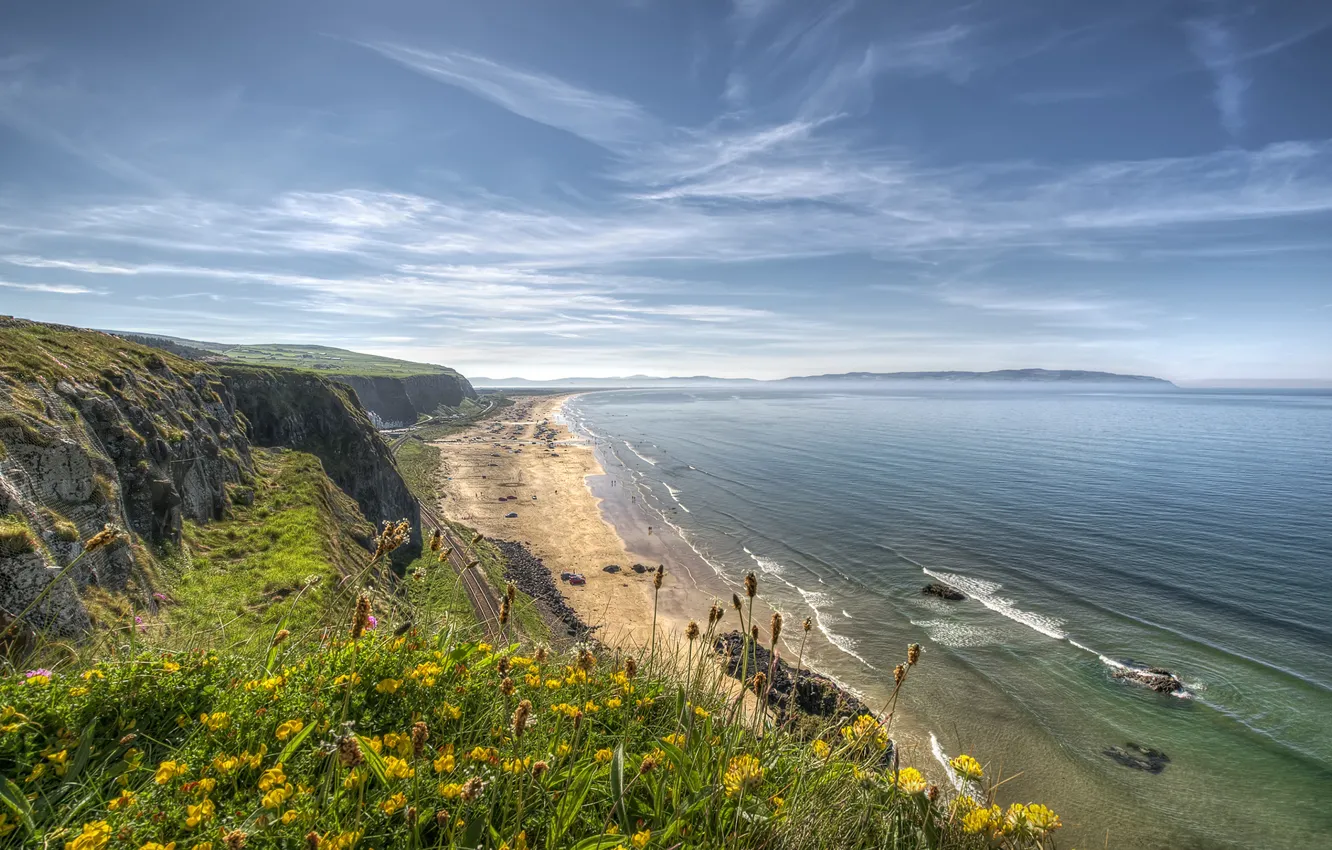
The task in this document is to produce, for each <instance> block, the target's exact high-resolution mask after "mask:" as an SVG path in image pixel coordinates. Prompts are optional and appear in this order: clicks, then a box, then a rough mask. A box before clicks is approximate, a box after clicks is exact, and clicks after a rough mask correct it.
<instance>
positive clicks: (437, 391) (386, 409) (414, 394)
mask: <svg viewBox="0 0 1332 850" xmlns="http://www.w3.org/2000/svg"><path fill="white" fill-rule="evenodd" d="M329 377H330V378H332V379H333V380H335V381H339V382H341V383H343V384H346V385H347V386H349V387H351V388H352V389H353V390H355V391H356V395H357V397H358V398H359V399H360V401H361V404H363V405H365V408H366V409H367V410H369V411H371V412H373V413H374V414H375V416H376V417H378V418H379V420H380V423H381V424H384V425H411V424H414V423H415V422H416V420H417V419H419V418H420V417H421V416H422V415H423V414H430V413H434V412H435V409H436V408H438V407H439V406H440V405H444V406H445V407H457V406H458V405H459V404H462V401H463V399H465V398H476V390H474V389H472V385H471V384H470V383H468V381H467V379H466V378H464V377H463V376H462V375H457V374H452V375H449V374H425V375H408V376H405V377H375V376H367V375H330V376H329Z"/></svg>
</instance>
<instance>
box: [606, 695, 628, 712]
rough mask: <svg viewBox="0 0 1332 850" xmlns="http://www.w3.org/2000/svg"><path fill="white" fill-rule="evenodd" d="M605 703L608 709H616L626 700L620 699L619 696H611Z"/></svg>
mask: <svg viewBox="0 0 1332 850" xmlns="http://www.w3.org/2000/svg"><path fill="white" fill-rule="evenodd" d="M603 705H605V706H606V709H607V710H610V709H615V708H619V707H620V706H622V705H624V700H622V699H620V698H619V697H611V698H609V699H607V700H606V702H604V703H603Z"/></svg>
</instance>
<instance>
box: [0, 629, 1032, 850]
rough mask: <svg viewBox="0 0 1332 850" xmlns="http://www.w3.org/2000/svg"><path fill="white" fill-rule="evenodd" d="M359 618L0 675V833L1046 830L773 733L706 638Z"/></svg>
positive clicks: (882, 744) (316, 840)
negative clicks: (572, 641) (628, 646)
mask: <svg viewBox="0 0 1332 850" xmlns="http://www.w3.org/2000/svg"><path fill="white" fill-rule="evenodd" d="M358 611H359V618H355V619H353V617H354V615H352V614H351V612H348V617H349V619H353V623H352V624H351V625H349V626H346V627H343V628H340V629H337V630H336V631H334V632H329V633H325V634H323V635H322V636H319V637H311V638H309V639H296V638H295V637H290V638H287V639H286V640H282V639H281V637H282V636H279V639H278V641H276V642H275V645H274V646H273V648H272V649H271V650H269V649H268V647H261V648H260V650H259V651H256V652H253V653H213V652H190V653H172V652H170V651H165V650H159V651H154V652H145V653H136V654H129V653H120V654H117V655H115V656H112V657H109V658H106V659H103V660H102V661H100V662H98V663H96V664H91V665H78V664H71V665H68V666H66V667H63V668H60V669H56V670H44V669H43V670H32V671H29V672H28V673H27V674H23V675H10V676H7V677H5V679H4V680H3V681H0V775H3V776H4V777H8V778H7V779H5V780H4V781H3V782H2V783H0V799H3V802H4V806H5V808H6V809H7V811H5V813H4V814H3V815H2V816H0V817H3V820H0V833H6V834H7V837H6V838H0V841H4V840H7V841H8V842H9V843H10V844H12V845H19V844H23V845H31V846H54V847H59V846H62V844H63V846H65V847H67V848H74V850H100V848H106V847H113V846H114V847H133V848H148V850H158V848H163V847H171V846H173V842H174V846H175V847H177V848H204V847H211V848H216V850H221V848H224V847H226V848H238V847H242V846H244V847H247V848H256V847H274V848H277V847H312V848H344V850H345V848H353V847H365V848H371V847H374V848H389V847H469V848H471V847H484V848H507V850H517V848H520V847H531V848H536V847H544V848H562V847H577V848H593V847H598V848H605V850H611V848H629V847H633V848H636V850H646V848H676V847H688V848H705V847H706V848H714V847H723V846H725V847H792V848H795V847H799V848H819V847H829V848H832V847H838V848H842V847H894V848H925V847H935V848H962V847H984V846H992V842H993V843H995V844H1002V845H1003V846H1009V847H1034V846H1050V845H1049V832H1050V830H1051V829H1053V828H1054V827H1055V824H1056V823H1057V821H1056V820H1055V819H1054V818H1053V816H1052V815H1050V814H1049V813H1048V812H1047V811H1046V810H1044V809H1043V808H1042V807H1037V806H1033V807H1015V808H1013V809H1011V810H1010V812H1009V813H1007V815H1005V814H1000V813H996V812H992V811H991V810H989V809H987V808H982V807H980V806H979V805H977V804H974V803H971V802H966V803H961V804H952V805H948V804H946V803H945V802H944V800H943V798H942V797H941V796H939V794H938V792H937V790H935V789H933V788H932V787H931V786H929V785H928V784H927V783H926V782H925V781H924V780H923V779H922V777H921V775H920V774H919V773H918V772H917V771H915V770H914V769H912V768H902V769H900V770H895V769H894V766H893V764H892V760H891V758H890V757H889V755H888V754H889V752H890V750H889V749H888V736H887V732H886V730H885V729H883V728H882V727H881V726H880V725H879V723H878V721H876V720H874V719H873V718H869V717H862V718H860V719H857V720H856V721H855V722H854V723H851V724H848V725H847V726H845V727H843V728H842V729H840V730H837V729H831V728H830V729H827V730H825V731H824V734H823V735H822V736H821V737H818V738H815V739H813V740H812V741H809V740H799V739H797V738H796V737H795V736H793V735H788V734H783V733H781V732H780V731H778V730H775V729H773V728H772V727H771V725H770V719H769V718H767V717H765V716H763V715H760V714H752V713H751V712H752V711H753V709H752V708H751V706H752V704H753V702H752V701H749V702H746V701H744V700H737V699H731V698H730V696H729V695H728V693H727V692H726V691H725V690H723V689H721V688H719V687H718V685H717V678H716V675H715V673H714V672H713V671H715V669H716V668H715V665H714V664H713V663H712V662H711V660H710V659H707V658H704V657H702V656H703V653H702V652H700V651H699V649H700V647H702V646H704V645H706V643H707V642H708V640H709V639H710V637H711V635H710V634H708V635H703V636H702V637H701V639H698V640H692V641H689V642H688V643H687V644H686V649H685V652H686V653H687V657H684V656H682V657H681V658H679V659H676V660H677V661H679V662H680V663H679V665H678V666H677V665H676V664H658V665H656V666H651V665H649V664H647V663H646V661H645V660H644V659H642V658H625V659H615V658H612V659H599V658H597V657H594V656H593V655H592V654H591V653H590V652H588V651H587V650H582V651H579V652H577V653H573V654H570V655H567V656H564V657H548V656H547V655H546V652H545V650H542V649H540V648H537V649H533V650H525V649H521V648H519V647H518V646H516V645H515V646H510V647H501V648H492V647H491V646H488V645H486V644H483V643H478V642H474V641H472V640H467V639H463V638H460V637H459V636H458V635H456V634H455V633H452V632H440V633H437V634H428V633H420V632H416V631H412V632H410V633H408V634H405V635H402V636H398V637H395V636H394V635H393V633H392V625H393V624H392V622H386V621H381V622H380V623H379V624H378V628H376V629H374V630H369V631H361V629H362V627H363V626H364V625H365V623H366V616H365V615H366V614H367V613H368V609H367V608H366V607H364V606H358ZM660 656H661V653H660V652H659V653H658V654H657V657H658V659H660ZM760 687H761V684H760ZM959 769H964V770H967V771H972V770H973V768H972V766H971V765H970V764H968V763H966V762H961V763H960V765H959ZM976 769H978V766H977V768H976ZM963 799H966V798H963Z"/></svg>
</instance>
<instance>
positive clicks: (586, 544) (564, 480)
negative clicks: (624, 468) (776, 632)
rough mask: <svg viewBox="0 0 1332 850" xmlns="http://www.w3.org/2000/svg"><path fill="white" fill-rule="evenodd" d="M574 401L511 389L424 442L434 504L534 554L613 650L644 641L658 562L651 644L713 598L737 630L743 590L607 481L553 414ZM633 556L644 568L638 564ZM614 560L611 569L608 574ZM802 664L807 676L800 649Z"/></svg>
mask: <svg viewBox="0 0 1332 850" xmlns="http://www.w3.org/2000/svg"><path fill="white" fill-rule="evenodd" d="M574 397H575V394H567V395H553V396H522V397H518V398H517V399H516V401H515V404H514V405H513V406H512V407H510V408H508V409H507V410H506V411H505V412H504V413H502V414H501V415H500V416H499V417H497V418H494V419H489V420H484V421H482V422H479V423H477V424H476V425H473V426H472V427H470V428H469V429H467V430H466V431H463V432H461V433H458V434H455V435H452V436H450V437H449V438H447V439H444V440H439V441H436V442H434V443H432V445H435V446H438V447H439V448H440V450H441V458H440V461H441V463H440V470H439V473H438V477H439V481H438V491H439V493H440V494H441V500H440V508H441V510H442V511H443V512H444V513H445V515H447V516H449V517H450V518H452V519H456V520H458V521H461V522H463V523H465V524H467V525H469V526H471V527H473V528H475V529H476V530H477V531H479V532H481V533H482V534H484V535H485V536H486V537H488V538H490V539H492V540H504V541H513V542H517V543H521V544H522V545H523V546H524V547H525V548H526V549H527V551H528V552H529V553H531V554H532V555H533V556H535V557H537V558H539V559H541V561H542V563H543V564H544V566H545V568H546V569H548V570H549V571H550V573H551V575H552V576H553V577H554V579H555V583H556V585H557V587H558V589H559V591H560V592H561V593H563V595H564V597H565V599H566V600H567V601H568V603H569V605H570V606H571V607H572V608H573V610H574V612H575V613H576V614H577V615H578V618H579V619H580V620H581V621H582V622H583V623H584V624H586V625H587V626H588V627H592V628H594V629H595V631H594V632H593V633H594V634H595V636H596V637H597V639H598V640H600V641H602V642H603V643H605V644H607V645H609V646H612V647H614V648H617V649H619V650H621V651H634V650H638V649H641V648H643V647H645V646H647V644H648V642H649V640H650V638H651V629H652V621H653V616H652V605H653V572H654V571H655V569H656V566H657V565H658V564H663V565H664V566H665V569H666V576H665V581H664V582H663V585H662V589H661V593H660V595H659V597H658V600H657V603H658V604H657V617H656V622H657V643H658V646H671V645H678V644H680V643H682V642H683V640H684V638H683V635H684V630H685V626H686V625H687V624H688V623H689V621H690V620H691V619H692V620H695V621H697V622H699V623H700V625H706V623H707V618H708V609H709V608H710V607H711V606H712V604H713V602H717V601H720V602H721V603H722V607H723V609H724V610H725V615H724V617H723V619H722V622H721V624H720V627H719V630H720V633H726V632H729V631H731V630H733V629H738V628H739V626H740V621H739V619H738V617H737V616H736V613H735V611H734V609H733V607H732V606H731V603H730V599H731V595H732V593H733V592H736V591H739V593H740V595H741V596H742V597H743V596H744V590H743V588H742V587H741V586H740V585H738V584H737V585H734V586H733V585H731V584H729V583H728V582H727V581H726V580H724V579H723V578H722V577H721V576H719V575H718V574H717V572H716V571H715V570H714V569H713V567H712V566H711V565H710V564H708V563H707V562H706V561H705V560H704V559H703V558H702V557H701V556H700V555H699V554H698V553H696V552H695V551H694V550H693V549H692V548H690V547H689V545H688V544H687V543H686V542H685V541H684V540H683V539H681V538H680V537H679V535H677V534H676V533H675V531H674V529H672V528H670V527H669V526H665V527H663V523H664V517H657V516H652V515H651V513H650V509H649V508H648V507H646V506H644V505H641V504H638V503H636V502H635V501H634V499H633V496H632V494H631V492H629V491H631V490H632V489H633V488H631V487H626V486H613V484H612V481H613V478H612V476H609V475H607V474H606V471H605V469H604V468H603V467H602V465H601V463H600V461H599V460H598V458H597V451H596V449H595V447H594V446H593V445H592V443H591V442H590V441H589V440H587V439H586V438H584V437H583V436H582V435H579V434H576V433H573V432H571V431H570V429H569V428H568V427H567V426H566V425H565V424H564V422H563V421H561V420H562V416H561V411H562V409H563V407H564V405H565V404H566V403H567V402H568V401H569V400H570V399H572V398H574ZM619 484H620V485H623V484H624V482H619ZM649 526H651V528H652V530H651V532H649ZM626 538H627V539H626ZM635 564H640V565H642V568H643V571H642V572H637V571H635V569H634V568H633V567H634V565H635ZM611 565H614V566H616V567H618V569H616V570H613V571H610V572H608V571H607V570H606V568H607V567H608V566H611ZM564 572H570V573H578V574H580V575H582V576H583V577H584V578H585V579H586V584H585V585H581V586H578V585H572V584H569V583H564V582H561V581H560V580H559V575H560V574H561V573H564ZM736 578H737V579H738V578H739V576H738V575H737V577H736ZM759 584H760V591H759V597H758V600H756V602H757V604H755V606H754V610H753V617H754V622H755V623H756V624H758V625H759V631H760V640H761V642H762V644H763V645H764V646H768V645H770V643H771V641H770V635H769V628H768V624H769V622H770V618H771V615H772V609H771V608H769V607H768V606H767V605H766V604H765V603H764V602H763V591H762V585H763V577H762V576H761V575H760V577H759ZM800 629H801V625H800V620H799V618H797V619H794V620H793V619H792V617H791V616H790V615H789V613H788V616H787V623H786V626H785V631H784V633H783V637H782V643H783V646H782V652H781V655H782V657H783V659H785V661H786V662H787V663H788V664H790V665H791V666H792V667H793V666H794V664H795V662H796V655H797V644H798V642H799V637H798V635H799V634H800ZM792 640H795V641H796V642H797V643H796V644H793V643H792V642H791V641H792ZM765 663H766V662H765ZM804 669H805V670H806V671H809V672H813V671H812V670H810V659H809V657H808V653H807V655H806V658H805V666H804ZM806 675H807V674H806ZM820 679H821V680H822V681H825V682H826V683H827V684H828V685H829V686H833V687H834V689H835V690H836V692H837V693H838V694H841V695H842V696H843V697H844V698H845V699H846V700H847V701H848V704H847V705H846V708H850V707H852V706H855V707H857V708H859V707H860V706H861V703H860V702H859V700H856V699H855V698H854V696H855V695H854V694H853V693H852V692H850V691H848V690H847V689H846V688H845V687H844V686H841V685H837V684H836V683H834V682H832V681H831V680H826V679H823V678H822V677H820ZM820 692H822V689H820Z"/></svg>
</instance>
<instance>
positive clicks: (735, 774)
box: [722, 753, 763, 797]
mask: <svg viewBox="0 0 1332 850" xmlns="http://www.w3.org/2000/svg"><path fill="white" fill-rule="evenodd" d="M762 781H763V768H762V767H761V766H760V765H759V760H758V759H756V758H754V757H753V756H751V755H749V754H748V753H746V754H744V755H738V756H736V757H735V758H733V759H731V763H730V765H728V766H727V768H726V775H725V776H724V777H722V785H723V786H725V788H726V796H728V797H735V796H738V795H739V794H741V793H743V792H745V791H747V790H749V789H750V788H752V787H754V786H755V785H758V784H759V783H760V782H762Z"/></svg>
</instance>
